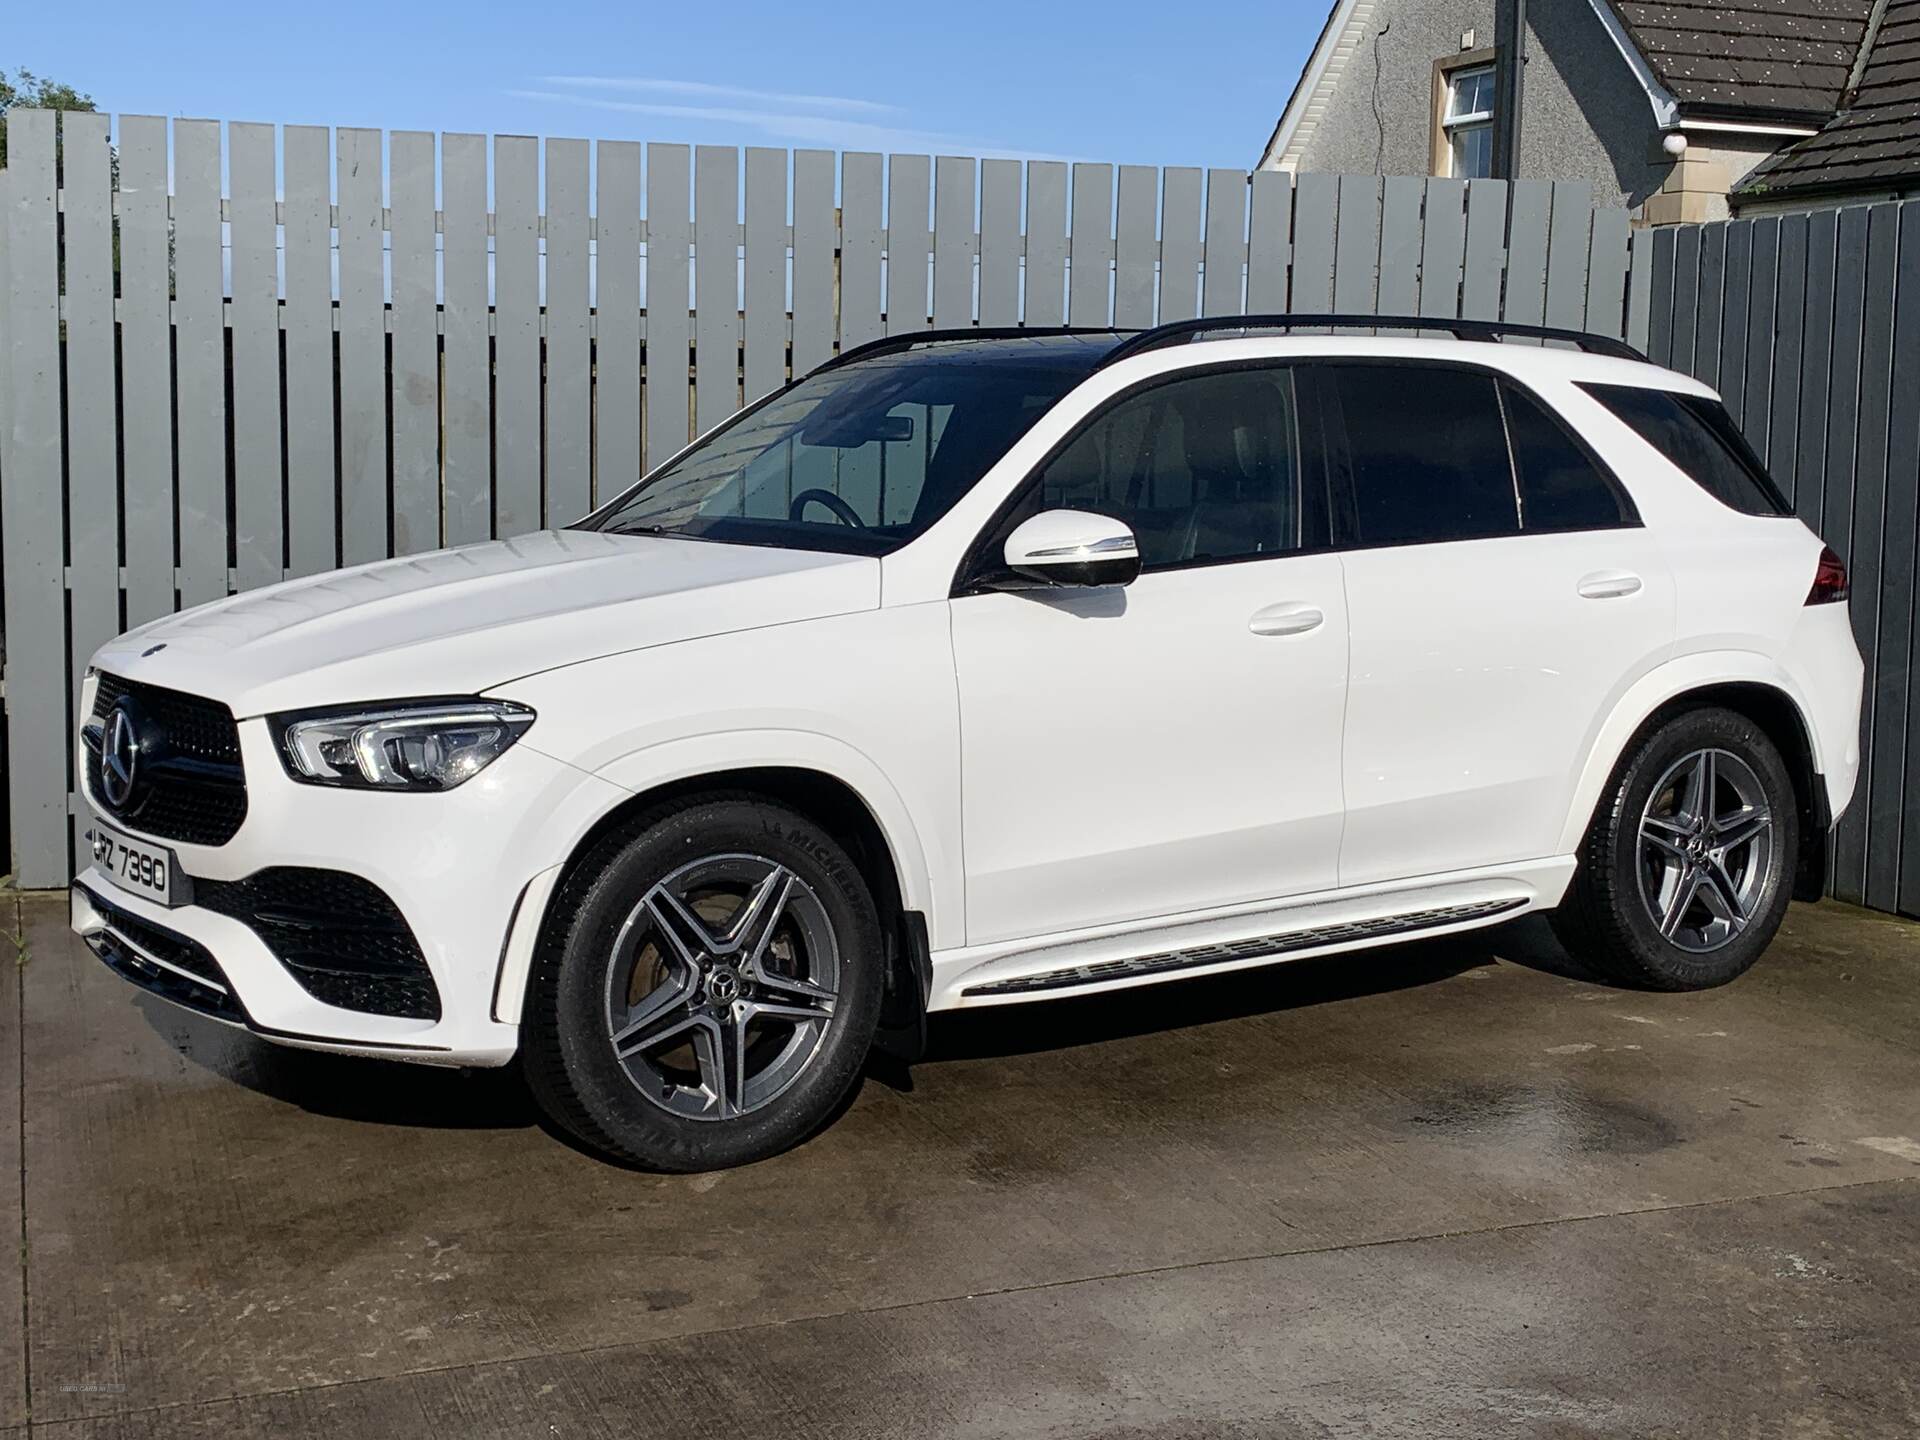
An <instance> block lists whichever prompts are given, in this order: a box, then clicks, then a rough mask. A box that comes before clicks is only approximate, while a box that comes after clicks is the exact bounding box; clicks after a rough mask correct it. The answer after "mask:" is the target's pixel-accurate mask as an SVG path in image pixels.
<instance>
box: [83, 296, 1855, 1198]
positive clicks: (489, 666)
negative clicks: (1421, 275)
mask: <svg viewBox="0 0 1920 1440" xmlns="http://www.w3.org/2000/svg"><path fill="white" fill-rule="evenodd" d="M1358 323H1360V324H1364V325H1365V326H1367V327H1374V326H1377V325H1379V324H1381V323H1382V322H1380V321H1379V320H1378V319H1376V318H1372V317H1369V318H1367V319H1365V320H1364V321H1362V322H1358ZM1389 323H1392V322H1389ZM1399 323H1402V324H1404V325H1405V326H1406V327H1407V329H1408V330H1409V331H1411V330H1413V329H1415V328H1421V329H1424V330H1426V331H1427V332H1429V338H1421V337H1420V336H1417V335H1409V336H1408V337H1407V338H1390V337H1386V336H1378V335H1374V334H1366V335H1353V334H1349V333H1346V332H1347V331H1348V330H1350V329H1351V328H1353V326H1354V324H1355V322H1352V321H1350V320H1343V319H1342V318H1341V317H1298V316H1296V317H1280V318H1274V319H1248V318H1245V317H1238V318H1234V319H1230V320H1214V321H1202V322H1194V323H1183V324H1177V325H1171V326H1164V327H1161V328H1160V329H1158V330H1153V331H1148V332H1145V333H1141V334H1131V335H1129V334H1117V333H1111V332H1097V333H1087V332H1071V331H1053V332H1042V331H1028V332H1017V333H1006V332H995V331H981V330H974V331H967V332H960V333H953V334H945V333H920V334H915V335H911V336H899V337H894V338H890V339H887V340H883V341H880V342H877V343H875V344H872V345H868V346H865V347H862V348H860V349H857V350H853V351H850V352H849V353H847V354H844V355H842V356H840V357H839V358H838V359H836V360H834V361H832V362H830V363H829V364H827V365H825V366H822V367H821V368H820V369H818V370H816V371H815V372H814V373H812V374H811V375H808V376H807V377H805V378H804V379H802V380H799V381H797V382H796V383H794V384H793V385H791V386H789V387H787V388H786V389H784V390H782V391H780V392H778V393H776V394H774V395H773V396H771V397H770V398H768V399H766V400H763V401H761V402H760V403H759V404H757V405H754V406H752V407H750V408H749V409H747V410H745V411H743V412H742V413H741V414H740V415H738V416H736V417H735V418H734V419H732V420H730V421H728V422H727V423H726V424H725V425H723V426H721V427H720V428H719V429H717V430H715V431H713V432H712V433H710V434H708V435H706V436H705V437H703V438H702V439H700V440H699V441H697V442H696V443H695V444H693V445H692V446H690V447H688V448H687V449H686V450H684V451H682V452H681V453H680V454H679V455H677V456H675V457H674V458H673V459H671V460H670V461H668V462H667V463H666V464H664V465H662V466H661V467H659V468H658V469H657V470H655V471H654V472H653V473H652V474H650V475H648V476H647V477H646V478H645V479H643V480H641V481H640V482H639V483H638V484H636V485H634V486H633V487H632V488H630V489H628V490H627V491H625V492H624V493H623V494H621V495H620V496H619V497H618V498H617V499H615V500H613V501H612V502H611V503H609V504H607V505H606V506H605V507H604V508H602V509H600V510H599V511H597V512H596V513H594V514H593V515H590V516H588V517H587V518H586V519H584V520H582V521H580V522H579V523H578V524H577V525H574V526H571V527H569V528H566V529H559V530H552V531H547V532H543V533H540V534H535V535H526V536H522V537H519V538H517V539H512V540H503V541H499V542H495V543H491V544H481V545H472V546H466V547H463V548H460V549H454V550H447V551H443V552H440V553H437V554H432V555H422V556H417V557H411V558H407V559H400V560H391V561H386V562H383V563H379V564H374V565H367V566H363V567H361V568H358V569H354V570H345V571H340V572H338V573H335V574H330V575H321V576H316V577H313V578H310V579H302V580H295V581H290V582H288V583H286V584H283V585H278V586H274V587H272V588H270V589H265V590H259V591H255V592H253V593H250V594H245V595H238V596H235V597H233V598H231V599H228V600H224V601H220V602H217V603H215V604H211V605H206V606H203V607H201V608H199V609H197V610H192V611H189V612H187V613H185V614H181V615H176V616H173V617H170V618H168V619H164V620H160V621H157V622H155V623H153V624H151V625H146V626H144V627H142V628H140V629H138V630H135V631H133V632H131V633H130V634H127V635H124V636H122V637H121V638H119V639H118V640H115V641H113V642H112V643H111V644H109V645H107V646H105V647H104V648H103V649H101V651H100V652H99V654H98V655H97V656H96V657H95V658H94V661H93V671H92V673H91V674H90V676H89V678H88V679H87V681H86V685H85V688H84V691H83V693H82V696H81V712H82V715H81V721H82V723H81V726H80V733H79V735H78V736H77V743H78V747H79V748H78V761H79V764H80V768H81V771H82V775H83V783H84V792H85V797H86V800H87V803H88V806H89V807H90V811H91V813H90V816H89V819H90V822H91V828H90V831H89V843H90V845H91V855H90V857H88V858H89V861H90V863H89V865H88V867H87V868H86V869H85V870H84V872H83V873H81V874H80V875H79V877H78V878H77V879H76V880H75V881H74V884H73V888H72V895H71V902H72V919H73V925H74V927H75V929H76V930H78V931H79V932H80V933H81V934H82V935H84V936H86V937H87V940H88V942H89V943H90V945H91V948H92V949H93V950H94V951H95V952H96V953H97V954H98V955H99V956H100V958H101V959H103V960H104V961H106V963H107V964H108V965H110V966H111V967H113V969H115V970H116V971H117V972H119V973H120V974H121V975H123V976H125V977H126V978H128V979H129V980H131V981H133V982H134V983H136V984H138V985H140V986H142V987H144V988H146V989H147V990H149V991H152V992H155V993H157V994H159V995H162V996H165V997H167V998H168V999H170V1000H173V1001H176V1002H178V1003H179V1004H182V1005H185V1006H189V1007H191V1008H193V1009H195V1010H198V1011H201V1012H203V1013H205V1014H208V1015H211V1016H214V1017H216V1018H218V1019H220V1020H223V1021H226V1022H229V1023H232V1024H235V1025H241V1026H246V1027H248V1028H250V1029H252V1030H254V1031H256V1032H257V1033H259V1034H260V1035H263V1036H265V1037H267V1038H268V1039H271V1040H275V1041H280V1042H284V1043H287V1044H292V1045H302V1046H310V1047H315V1048H320V1049H326V1050H334V1051H343V1052H349V1053H353V1054H360V1055H369V1056H384V1057H390V1058H401V1059H411V1060H419V1061H427V1062H432V1063H438V1064H448V1065H498V1064H503V1063H506V1062H507V1061H509V1060H511V1059H513V1058H515V1057H516V1056H517V1057H519V1058H520V1059H521V1061H522V1063H523V1065H524V1068H525V1073H526V1075H527V1078H528V1081H529V1083H530V1085H531V1087H532V1089H533V1091H534V1092H535V1094H536V1095H537V1097H538V1098H539V1100H540V1102H541V1103H542V1105H543V1106H544V1107H545V1108H546V1109H547V1111H548V1112H549V1113H550V1114H551V1116H552V1117H553V1118H554V1120H555V1121H557V1122H558V1123H559V1124H560V1125H561V1126H563V1127H564V1128H565V1129H567V1130H568V1131H570V1132H571V1133H573V1134H575V1135H577V1136H578V1137H579V1138H580V1139H581V1140H582V1141H583V1142H585V1143H586V1144H587V1145H589V1146H590V1147H592V1148H594V1149H596V1150H597V1151H599V1152H601V1153H603V1154H606V1155H608V1156H611V1157H615V1158H618V1159H622V1160H624V1161H627V1162H629V1163H634V1164H639V1165H644V1166H649V1167H657V1168H664V1169H700V1168H708V1167H715V1166H723V1165H732V1164H737V1163H740V1162H743V1161H747V1160H752V1159H755V1158H758V1157H761V1156H765V1155H768V1154H770V1153H772V1152H774V1151H777V1150H779V1149H781V1148H782V1147H785V1146H788V1145H791V1144H793V1143H795V1142H796V1141H798V1140H800V1139H802V1138H804V1137H805V1136H806V1135H807V1134H808V1133H809V1132H810V1131H812V1130H814V1129H816V1128H817V1127H818V1126H820V1125H821V1124H823V1123H824V1122H825V1121H826V1119H827V1118H828V1117H829V1116H830V1115H832V1114H833V1113H834V1111H835V1107H836V1106H837V1105H838V1104H839V1103H840V1102H842V1101H843V1100H844V1098H845V1097H846V1095H847V1094H848V1093H849V1091H850V1089H851V1087H852V1086H853V1084H854V1083H855V1081H856V1079H857V1077H858V1075H859V1074H860V1071H861V1068H862V1065H863V1063H864V1061H865V1059H866V1056H867V1054H868V1052H869V1050H870V1049H872V1048H873V1047H874V1046H875V1045H876V1044H878V1045H880V1046H881V1047H883V1048H886V1049H889V1050H890V1051H892V1052H893V1053H896V1054H902V1055H906V1056H909V1057H910V1056H911V1055H912V1054H914V1053H915V1047H916V1045H917V1044H918V1042H919V1039H920V1037H921V1036H922V1035H924V1028H925V1017H926V1015H927V1014H928V1012H930V1011H938V1010H950V1009H957V1008H962V1007H968V1006H982V1005H1004V1004H1009V1003H1017V1002H1024V1001H1033V1000H1043V999H1048V998H1051V997H1055V996H1067V995H1085V994H1088V993H1090V992H1095V991H1103V990H1112V989H1117V988H1120V987H1123V986H1134V985H1147V984H1153V983H1156V982H1159V981H1164V980H1173V979H1177V978H1180V977H1184V976H1190V975H1201V974H1211V973H1215V972H1218V971H1224V970H1233V969H1240V968H1244V967H1247V966H1254V965H1264V964H1268V963H1271V962H1273V961H1275V960H1279V959H1284V958H1291V957H1295V956H1306V955H1321V954H1326V953H1328V952H1332V951H1346V950H1354V951H1358V950H1363V949H1366V948H1368V947H1371V946H1377V945H1381V944H1384V943H1388V942H1391V941H1394V940H1397V939H1400V938H1403V937H1408V936H1425V935H1439V934H1445V933H1449V932H1456V931H1461V930H1465V929H1468V928H1471V927H1475V926H1484V925H1490V924H1494V923H1496V922H1500V921H1503V920H1507V919H1509V918H1510V917H1513V916H1516V915H1519V914H1521V913H1522V912H1525V911H1529V910H1551V911H1552V912H1553V919H1554V923H1555V925H1556V927H1557V929H1558V931H1559V933H1560V935H1561V936H1562V937H1563V939H1564V941H1565V943H1566V944H1567V946H1568V947H1569V949H1570V950H1571V951H1572V952H1573V953H1574V954H1575V955H1576V956H1578V957H1579V958H1580V959H1581V960H1583V961H1584V962H1586V963H1587V964H1588V965H1589V966H1590V967H1591V968H1593V969H1594V970H1596V971H1598V972H1600V973H1602V974H1603V975H1605V976H1608V977H1611V978H1613V979H1615V980H1617V981H1620V982H1623V983H1628V984H1635V985H1641V986H1651V987H1655V988H1665V989H1687V988H1693V987H1698V986H1707V985H1716V984H1721V983H1723V982H1725V981H1728V980H1730V979H1732V978H1733V977H1734V976H1736V975H1738V974H1740V973H1741V972H1742V971H1743V970H1745V969H1746V968H1747V967H1748V966H1749V965H1751V964H1752V963H1753V961H1754V959H1755V958H1756V956H1757V955H1758V954H1759V953H1760V951H1761V950H1762V949H1764V948H1765V947H1766V945H1767V943H1768V942H1769V940H1771V938H1772V937H1773V934H1774V932H1775V929H1776V928H1777V926H1778V925H1779V923H1780V919H1781V915H1782V913H1783V911H1784V909H1785V907H1786V904H1787V902H1788V899H1789V898H1790V896H1793V895H1801V896H1812V895H1816V894H1818V893H1819V890H1820V887H1821V881H1822V878H1823V875H1824V869H1825V858H1826V848H1827V837H1828V832H1829V830H1830V828H1831V826H1832V824H1833V821H1834V817H1835V816H1836V815H1838V814H1839V812H1840V810H1841V808H1842V806H1843V805H1844V804H1845V803H1846V801H1847V799H1848V797H1849V795H1850V794H1851V792H1852V789H1853V785H1854V778H1855V772H1856V770H1857V768H1858V765H1859V738H1858V737H1859V712H1860V702H1861V679H1862V668H1861V662H1860V657H1859V653H1858V651H1857V650H1856V648H1855V645H1854V641H1853V637H1852V633H1851V629H1850V626H1849V621H1848V615H1847V605H1846V603H1845V602H1846V598H1847V578H1846V573H1845V571H1844V569H1843V568H1842V567H1841V565H1840V563H1839V562H1838V561H1837V560H1836V559H1835V558H1834V557H1833V555H1832V554H1831V553H1828V552H1825V551H1824V550H1823V548H1822V546H1821V544H1820V541H1819V540H1818V539H1816V538H1815V537H1814V536H1813V535H1812V534H1811V533H1810V532H1809V531H1808V530H1807V528H1806V527H1805V526H1804V525H1802V524H1801V523H1800V522H1799V521H1798V520H1797V519H1795V518H1794V517H1793V515H1792V514H1791V513H1790V511H1789V510H1788V507H1787V506H1786V505H1785V504H1784V503H1783V502H1782V501H1781V498H1780V496H1779V494H1778V492H1777V491H1776V490H1775V488H1774V486H1773V485H1772V484H1771V482H1770V481H1769V480H1768V478H1767V475H1766V473H1765V471H1764V469H1763V468H1762V467H1761V465H1760V464H1759V463H1758V462H1757V461H1756V459H1755V458H1754V456H1753V454H1752V453H1751V452H1750V450H1749V449H1748V448H1747V446H1746V445H1745V443H1744V442H1743V441H1742V440H1741V438H1740V436H1739V434H1738V432H1737V431H1736V430H1735V429H1734V427H1733V425H1732V423H1731V422H1730V421H1729V419H1728V418H1727V416H1726V414H1725V413H1724V411H1723V410H1722V408H1721V406H1720V404H1719V402H1718V401H1717V400H1716V399H1715V398H1714V396H1713V394H1712V392H1710V391H1709V390H1708V389H1706V388H1705V387H1704V386H1702V385H1700V384H1698V383H1697V382H1695V381H1693V380H1690V379H1688V378H1686V377H1684V376H1681V375H1677V374H1673V373H1671V372H1669V371H1666V370H1661V369H1656V368H1655V367H1653V366H1651V365H1649V364H1647V363H1645V362H1644V361H1643V360H1641V359H1639V358H1638V357H1637V356H1636V355H1635V354H1634V352H1632V351H1630V350H1628V349H1626V347H1624V346H1622V345H1620V344H1619V343H1618V342H1607V341H1601V340H1596V339H1594V338H1593V337H1580V336H1574V335H1570V334H1564V333H1560V332H1547V331H1539V330H1525V329H1523V328H1522V327H1511V326H1508V327H1493V326H1484V325H1476V324H1471V323H1466V322H1451V321H1446V322H1437V323H1436V322H1433V321H1428V320H1422V321H1405V322H1399ZM1302 326H1312V327H1313V328H1314V330H1315V332H1316V333H1312V334H1302V333H1299V330H1300V328H1301V327H1302ZM1436 330H1440V331H1445V332H1447V334H1448V336H1449V337H1450V338H1431V334H1432V332H1434V331H1436ZM1543 341H1544V342H1551V343H1541V342H1543ZM1516 342H1518V343H1516ZM1354 963H1356V964H1364V963H1365V961H1364V959H1363V958H1356V959H1355V961H1354Z"/></svg>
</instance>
